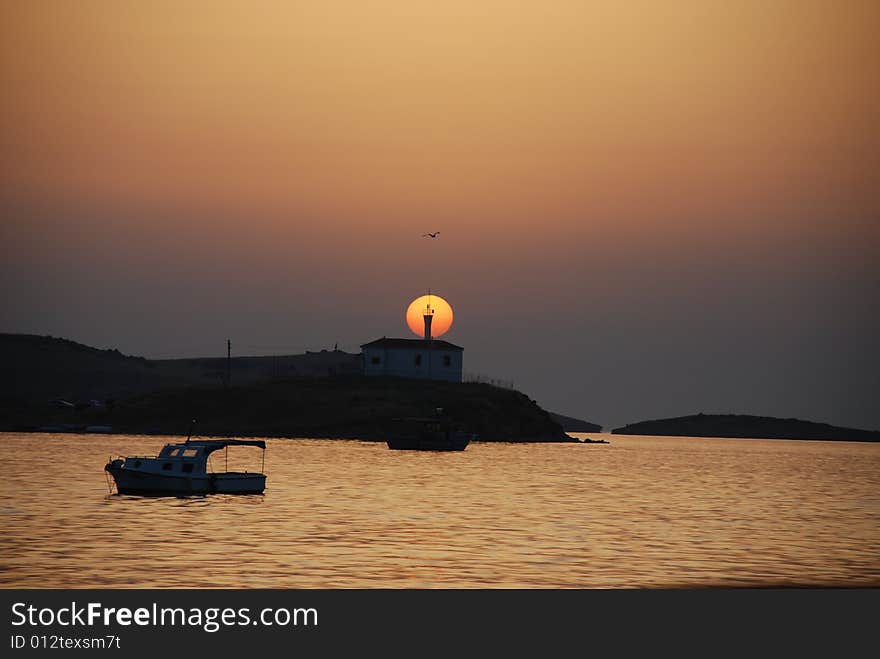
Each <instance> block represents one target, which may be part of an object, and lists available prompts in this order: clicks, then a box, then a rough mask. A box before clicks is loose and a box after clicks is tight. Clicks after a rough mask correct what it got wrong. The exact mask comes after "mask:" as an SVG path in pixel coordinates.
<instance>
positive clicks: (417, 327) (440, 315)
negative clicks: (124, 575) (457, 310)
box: [406, 294, 452, 339]
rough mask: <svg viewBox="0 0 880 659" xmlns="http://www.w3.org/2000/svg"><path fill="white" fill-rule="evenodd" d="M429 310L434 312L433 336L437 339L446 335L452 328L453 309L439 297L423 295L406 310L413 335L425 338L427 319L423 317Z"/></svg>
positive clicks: (432, 322) (407, 322)
mask: <svg viewBox="0 0 880 659" xmlns="http://www.w3.org/2000/svg"><path fill="white" fill-rule="evenodd" d="M428 309H430V310H432V311H433V312H434V313H433V314H432V315H433V319H432V320H431V336H432V337H434V338H435V339H436V338H438V337H441V336H443V335H444V334H446V332H448V331H449V328H450V327H452V307H451V306H449V302H447V301H446V300H444V299H443V298H442V297H440V296H439V295H433V294H432V295H422V296H421V297H417V298H416V299H415V300H413V301H412V302H410V303H409V306H408V307H407V308H406V324H407V325H409V328H410V329H411V330H412V332H413V334H415V335H416V336H418V337H419V338H424V337H425V319H424V317H423V316H424V314H425V311H426V310H428Z"/></svg>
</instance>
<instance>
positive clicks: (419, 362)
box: [413, 355, 422, 366]
mask: <svg viewBox="0 0 880 659" xmlns="http://www.w3.org/2000/svg"><path fill="white" fill-rule="evenodd" d="M413 361H415V364H416V366H421V365H422V356H421V355H416V356H415V359H414V360H413Z"/></svg>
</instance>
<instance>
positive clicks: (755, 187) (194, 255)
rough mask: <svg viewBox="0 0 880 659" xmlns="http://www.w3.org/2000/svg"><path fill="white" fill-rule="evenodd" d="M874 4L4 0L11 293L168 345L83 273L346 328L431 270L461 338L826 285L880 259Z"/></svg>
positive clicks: (84, 334)
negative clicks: (534, 323) (101, 308)
mask: <svg viewBox="0 0 880 659" xmlns="http://www.w3.org/2000/svg"><path fill="white" fill-rule="evenodd" d="M878 28H880V4H878V3H877V2H873V1H869V0H864V1H862V0H844V1H830V0H829V1H819V0H760V1H758V0H746V1H740V2H729V1H726V0H725V1H720V0H718V1H713V0H691V1H685V2H655V1H653V0H644V1H636V2H620V1H614V2H612V1H608V2H583V1H579V2H574V1H572V2H568V1H562V0H553V1H547V2H537V1H532V2H527V1H522V2H516V1H501V0H482V1H479V2H475V1H474V0H467V1H463V0H447V1H446V2H435V1H431V2H427V1H419V0H406V1H402V0H395V1H392V0H378V1H351V2H333V1H328V0H320V1H319V0H306V1H302V2H280V1H279V2H252V3H244V2H228V1H223V0H214V1H211V2H202V3H199V2H185V3H181V2H170V1H169V2H158V1H154V2H142V1H131V2H122V1H118V0H106V1H90V0H80V1H77V2H50V1H40V0H23V1H14V0H7V1H6V2H3V3H2V5H0V30H2V34H0V84H2V89H3V102H2V103H0V206H2V208H0V210H2V218H3V219H2V222H3V225H2V227H0V231H2V235H0V237H2V239H3V242H4V244H5V245H7V246H9V247H8V252H9V256H8V257H7V259H6V263H5V264H4V266H3V267H4V269H5V271H6V275H5V277H4V281H3V282H0V287H3V291H0V292H4V293H5V294H6V295H7V299H9V300H11V301H10V303H9V304H7V305H6V307H5V309H4V310H3V312H2V315H0V320H2V321H3V326H4V327H9V328H10V329H13V330H17V331H36V332H38V333H39V332H42V330H45V331H55V332H56V333H58V334H62V335H71V338H78V339H79V340H84V341H86V342H89V341H90V340H91V342H92V343H100V341H101V340H110V339H109V337H121V336H127V337H130V341H129V343H128V344H120V346H121V347H122V348H123V349H126V350H128V351H131V352H136V353H151V352H152V353H154V354H155V353H163V354H168V352H169V351H173V350H172V349H171V348H170V347H163V346H164V344H163V343H162V342H161V341H160V338H159V337H161V333H160V332H157V331H155V330H152V333H150V331H148V330H147V329H146V327H145V325H144V323H143V319H142V318H140V317H138V316H137V315H136V314H135V312H133V311H132V312H131V313H132V314H133V315H132V316H131V318H130V320H131V323H130V324H126V323H125V322H123V321H122V320H120V319H119V318H120V317H119V316H118V315H117V316H115V317H112V318H104V319H103V320H101V319H102V318H103V317H102V316H101V315H100V313H99V312H98V311H97V308H98V307H97V306H95V308H86V307H83V303H82V300H83V296H84V294H86V293H88V294H94V295H95V296H96V299H95V300H94V301H93V303H92V304H94V305H99V304H100V303H101V302H106V301H107V300H111V301H113V305H114V308H116V309H117V310H118V309H121V308H125V305H126V300H127V299H128V297H127V296H131V295H132V294H134V295H136V296H137V299H138V300H140V301H142V304H144V305H147V306H148V305H150V304H153V305H155V306H156V309H154V311H155V312H156V313H159V312H160V311H161V310H162V309H161V308H160V307H161V305H162V304H165V301H167V300H174V303H173V304H172V303H171V302H168V304H169V305H170V306H169V309H171V310H172V311H174V312H175V313H177V312H180V311H181V310H186V309H198V306H197V305H198V304H200V303H204V304H208V303H207V302H204V301H205V300H213V296H215V295H216V294H217V293H216V291H218V290H222V291H223V295H224V296H228V298H229V299H230V300H232V301H233V302H234V303H235V304H236V305H237V306H238V308H244V309H246V310H247V312H248V313H249V314H250V317H254V314H259V313H263V312H266V310H267V309H269V308H271V309H273V310H275V311H277V313H279V314H282V311H283V313H287V311H288V310H289V312H290V313H291V314H295V313H298V312H299V311H301V310H302V309H308V310H309V312H310V313H311V317H312V318H321V317H323V316H324V314H329V313H335V314H336V315H335V316H334V317H333V320H332V322H331V321H327V327H332V328H334V330H333V331H336V329H335V328H339V327H342V328H343V330H342V331H341V333H345V336H344V340H345V341H347V342H349V343H355V342H357V341H360V340H364V341H365V340H369V339H372V338H375V336H373V334H375V335H377V336H381V335H382V334H388V335H393V334H394V333H395V332H398V333H399V334H401V335H405V327H400V325H402V323H401V321H400V311H399V309H400V306H401V305H402V304H405V303H406V302H407V301H408V300H410V299H412V298H413V297H415V296H416V295H418V294H419V293H421V292H424V291H425V290H426V289H427V288H428V287H431V288H432V289H434V290H436V291H437V292H438V293H440V294H443V295H444V296H446V297H447V298H448V299H449V300H450V302H451V303H452V304H453V306H454V307H455V309H456V317H457V320H456V327H455V328H454V330H453V332H452V333H451V334H450V337H449V338H450V340H452V341H461V340H463V339H464V338H468V336H467V335H466V334H465V336H464V337H463V336H462V335H461V332H465V333H466V332H468V331H471V332H475V334H474V335H473V337H474V338H472V339H471V340H473V341H475V340H477V337H480V336H483V335H481V334H479V332H485V336H492V335H497V334H498V333H499V332H500V330H499V328H498V327H497V326H495V325H493V323H496V322H500V321H498V319H499V318H501V317H502V316H503V317H504V318H506V319H508V321H509V319H510V318H516V317H518V315H519V316H521V315H523V314H525V313H526V312H527V311H528V310H530V309H531V310H535V309H538V310H540V313H542V314H546V317H550V318H556V319H559V318H564V319H565V321H564V322H565V323H566V324H567V325H568V326H570V327H575V325H576V323H575V324H572V323H571V322H570V321H571V318H570V316H569V315H568V314H569V313H570V312H571V310H572V309H581V310H583V309H593V310H604V311H605V312H606V313H607V314H612V313H618V312H621V313H630V312H631V309H633V308H638V309H641V310H645V309H648V308H651V305H653V304H657V302H656V301H657V300H661V299H669V298H670V296H672V297H674V298H675V300H677V302H676V304H679V306H680V309H679V311H678V313H680V314H682V315H685V316H690V315H692V314H693V313H694V310H695V309H697V308H698V306H699V304H702V303H705V302H706V300H707V299H708V298H707V297H706V296H709V295H710V294H714V292H718V291H721V292H723V295H725V296H727V297H728V298H730V299H738V300H741V302H742V304H744V305H745V304H746V301H747V299H750V298H749V296H754V295H757V294H758V293H761V292H763V294H764V295H765V296H766V299H765V300H764V305H765V307H766V309H768V310H772V309H779V308H780V307H779V305H780V301H785V303H788V301H791V300H801V299H802V298H803V299H804V300H806V299H807V298H808V297H809V296H808V294H807V291H811V293H810V294H813V293H812V291H814V289H815V287H816V286H817V285H818V284H817V282H819V283H821V282H823V281H825V280H827V278H828V277H830V276H832V274H833V276H834V277H838V278H839V281H838V279H835V280H834V282H832V283H828V281H825V283H824V284H822V285H823V286H825V289H823V290H825V292H826V294H827V295H828V296H829V298H831V299H837V300H839V299H843V297H844V295H843V293H842V291H843V292H845V291H856V292H858V291H859V290H862V289H860V288H858V286H862V287H865V286H869V282H874V281H876V280H877V278H878V275H877V266H876V262H877V258H876V257H877V253H878V250H880V222H878V217H880V193H878V190H880V131H878V130H877V125H878V123H880V58H878V57H877V53H876V38H877V37H876V35H877V34H878ZM438 229H442V235H441V238H442V240H441V241H437V244H432V245H427V244H425V243H423V242H420V240H421V239H420V236H421V234H422V233H424V232H425V231H435V230H438ZM426 250H431V251H430V252H426ZM426 255H427V256H426ZM792 255H794V256H792ZM426 258H429V259H430V261H431V263H430V266H426V265H425V259H426ZM621 262H626V263H628V264H632V263H640V264H642V265H640V266H639V268H640V269H638V270H637V271H633V270H627V271H624V270H623V269H621V268H620V266H619V265H617V264H619V263H621ZM108 274H109V275H110V276H111V277H112V278H113V279H114V281H115V283H112V282H110V281H109V280H108V279H107V277H108ZM823 277H824V278H825V279H824V280H823ZM853 282H855V283H853ZM866 282H867V283H866ZM574 283H576V285H574ZM114 286H115V288H113V287H114ZM26 288H31V289H33V290H35V291H37V293H36V294H35V293H31V294H29V295H28V296H20V291H22V290H24V289H26ZM866 290H867V289H866ZM95 291H99V293H95ZM258 291H262V292H264V293H265V294H266V295H270V293H271V294H273V295H275V296H276V297H272V298H265V299H264V298H261V297H259V295H258V294H257V292H258ZM746 291H748V292H749V293H748V294H746ZM279 293H280V294H282V296H283V297H284V299H286V300H288V302H287V303H286V304H288V305H289V308H288V307H284V306H283V304H284V303H279V302H278V298H277V296H278V295H279ZM261 294H262V293H261ZM853 294H854V295H855V293H853ZM17 296H18V297H17ZM224 299H225V298H224ZM39 300H43V301H44V302H45V303H44V305H43V306H39V304H38V303H37V301H39ZM70 300H77V301H78V305H79V306H78V307H77V308H76V309H77V310H78V311H76V312H72V313H73V315H75V313H80V311H81V313H82V316H81V317H80V319H79V320H78V321H77V322H79V323H80V324H79V325H76V326H75V327H71V326H70V325H69V323H70V322H72V321H71V318H72V317H73V315H71V313H66V314H63V313H61V312H60V311H56V312H52V311H49V310H50V309H55V310H58V309H61V308H62V307H63V305H65V304H72V302H69V301H70ZM343 300H344V301H345V302H341V301H343ZM217 304H218V305H219V303H217ZM750 304H751V303H750ZM803 304H804V307H803V309H804V310H806V309H808V303H807V302H806V301H805V302H804V303H803ZM175 305H176V306H175ZM688 305H690V306H688ZM343 307H344V308H345V309H348V311H349V312H350V313H351V314H352V315H353V316H356V317H357V321H353V320H351V318H346V317H345V313H346V311H343V310H340V309H341V308H343ZM144 308H146V307H144ZM279 309H281V310H279ZM749 309H751V307H749ZM502 312H503V313H502ZM804 313H807V311H804ZM371 314H372V315H371ZM789 316H790V317H791V314H789ZM222 317H224V316H223V313H222V311H221V310H220V307H219V306H218V307H217V308H213V310H212V311H210V312H208V311H205V313H204V314H203V318H204V319H205V321H204V322H205V323H209V322H210V319H211V318H215V319H216V318H222ZM89 318H91V319H92V320H86V319H89ZM279 318H280V316H279V317H274V316H273V317H272V318H271V319H269V318H267V320H266V323H265V325H264V326H265V327H269V326H275V325H277V326H279V327H280V326H282V325H283V323H282V322H281V320H279ZM312 322H313V323H318V322H319V321H318V320H313V321H312ZM557 322H559V321H557ZM841 322H844V321H841ZM89 323H91V324H89ZM116 323H118V325H117V324H116ZM307 326H308V325H307V324H304V323H297V324H296V327H297V328H299V329H300V330H301V331H305V330H304V329H302V328H304V327H307ZM866 326H867V325H866ZM52 328H55V329H54V330H53V329H52ZM355 328H356V329H355ZM0 329H2V328H0ZM319 330H320V331H319ZM140 331H143V332H144V334H143V335H140V334H138V332H140ZM241 331H242V332H244V331H250V330H248V329H247V327H245V326H242V328H241ZM279 331H280V330H279ZM314 331H315V335H320V336H325V335H326V334H327V332H325V331H324V328H318V329H315V330H314ZM572 331H573V332H574V330H572ZM169 332H170V330H169ZM346 332H347V333H346ZM505 332H506V333H505V334H504V335H505V336H509V337H515V336H519V337H520V338H523V339H526V340H528V339H533V338H535V337H534V336H533V335H532V334H530V332H531V329H530V330H529V332H526V331H525V330H523V331H522V333H521V334H517V332H516V331H515V330H510V328H506V329H505ZM194 333H195V330H194ZM456 333H458V334H456ZM362 334H363V336H362ZM453 334H455V336H453ZM611 334H613V335H621V336H622V335H623V333H621V332H620V331H617V330H615V331H613V332H611ZM169 336H170V334H169ZM225 336H226V330H222V329H221V330H218V336H217V337H216V339H217V341H219V342H222V339H225ZM835 336H836V335H835ZM138 337H140V338H138ZM221 337H222V339H221ZM573 337H574V334H573ZM538 338H540V336H539V337H538ZM166 339H167V341H166V342H170V341H172V339H171V338H167V337H166ZM557 339H558V337H554V340H556V342H557V343H558V344H559V345H563V344H564V342H563V341H561V340H557ZM304 341H305V339H304ZM572 341H573V342H574V341H575V338H572ZM850 344H852V342H851V341H850ZM187 345H189V344H187ZM572 345H574V343H573V344H572ZM605 352H607V354H609V355H611V354H614V353H613V351H608V350H606V351H605ZM476 354H477V353H476V352H475V351H472V352H469V353H468V355H476ZM474 358H475V357H471V359H474ZM499 359H500V358H499ZM471 363H473V362H471ZM499 363H500V362H499ZM562 363H567V360H563V362H562ZM485 368H486V369H493V368H496V369H498V371H503V369H505V368H508V367H507V366H504V365H501V366H499V365H498V364H495V363H494V362H493V363H488V364H486V366H485ZM536 368H537V367H536ZM491 374H492V375H495V376H498V377H512V378H514V379H516V377H517V374H516V373H511V372H494V373H491ZM535 377H538V376H535ZM524 384H528V383H527V382H526V383H524ZM559 411H562V412H565V411H566V410H564V409H563V410H559ZM568 411H571V412H576V411H577V410H573V409H571V408H569V410H568ZM630 420H633V419H630ZM878 422H880V421H878Z"/></svg>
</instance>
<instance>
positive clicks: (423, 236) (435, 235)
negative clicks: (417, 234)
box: [422, 231, 440, 238]
mask: <svg viewBox="0 0 880 659" xmlns="http://www.w3.org/2000/svg"><path fill="white" fill-rule="evenodd" d="M439 235H440V232H439V231H435V232H434V233H423V234H422V238H428V237H430V238H436V237H437V236H439Z"/></svg>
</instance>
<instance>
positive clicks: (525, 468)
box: [0, 434, 880, 588]
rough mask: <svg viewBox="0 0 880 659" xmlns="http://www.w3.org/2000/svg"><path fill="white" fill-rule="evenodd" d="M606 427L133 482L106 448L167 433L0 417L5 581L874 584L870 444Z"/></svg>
mask: <svg viewBox="0 0 880 659" xmlns="http://www.w3.org/2000/svg"><path fill="white" fill-rule="evenodd" d="M609 439H610V441H611V442H612V443H611V444H609V445H588V444H549V445H542V444H485V443H474V444H471V445H470V446H469V447H468V449H467V450H466V451H464V452H462V453H446V454H444V453H436V454H432V453H418V452H410V451H390V450H388V449H387V448H386V447H385V445H384V444H377V443H366V442H364V443H361V442H352V441H331V440H283V439H279V440H269V442H268V444H269V447H268V451H267V456H266V458H267V471H268V474H269V478H268V486H267V489H266V493H265V494H264V495H262V496H238V497H236V496H227V495H214V496H208V497H192V498H143V497H135V496H119V495H115V494H114V495H109V494H108V486H107V482H106V480H105V475H104V473H103V471H102V469H103V465H104V463H105V462H106V461H107V458H108V457H109V456H110V455H111V454H113V455H117V454H121V455H125V454H155V453H156V452H157V451H158V450H159V449H160V448H161V446H162V445H163V444H164V443H166V442H167V441H169V438H162V437H142V436H96V435H17V434H2V435H0V469H2V481H0V526H2V537H0V585H2V586H4V587H13V586H19V587H33V588H44V587H55V588H71V587H114V588H132V587H180V588H182V587H230V588H310V587H320V588H334V587H340V588H422V587H426V588H433V587H465V588H470V587H525V588H541V587H557V588H572V587H574V588H621V587H680V586H684V587H698V586H764V585H838V586H841V585H842V586H880V444H866V443H849V442H846V443H836V442H811V441H780V440H775V441H774V440H729V439H694V438H677V437H675V438H659V437H622V436H616V435H615V436H609ZM259 454H260V451H259V450H258V449H246V448H240V447H239V448H236V449H233V450H231V451H230V464H229V467H230V468H233V467H243V468H251V469H255V468H257V469H258V468H259V457H260V456H259ZM214 462H215V467H218V468H219V469H220V470H222V468H223V463H222V457H221V458H220V459H219V460H218V458H217V457H215V458H214Z"/></svg>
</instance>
